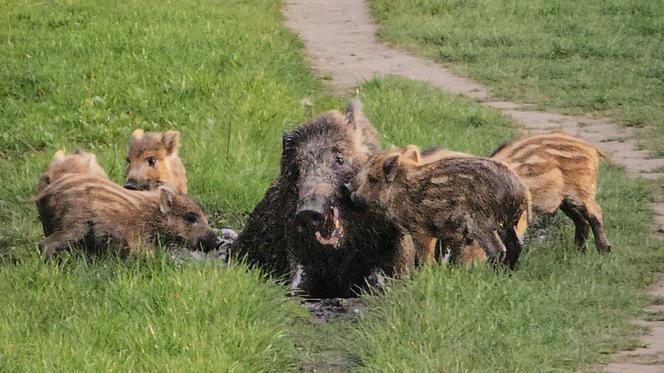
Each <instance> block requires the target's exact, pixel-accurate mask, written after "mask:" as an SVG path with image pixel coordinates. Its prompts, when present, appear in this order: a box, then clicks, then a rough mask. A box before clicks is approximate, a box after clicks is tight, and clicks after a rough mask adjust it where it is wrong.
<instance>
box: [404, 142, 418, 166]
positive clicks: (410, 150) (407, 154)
mask: <svg viewBox="0 0 664 373" xmlns="http://www.w3.org/2000/svg"><path fill="white" fill-rule="evenodd" d="M402 156H403V157H404V158H405V159H409V160H411V161H413V162H415V163H417V164H421V163H422V154H421V153H420V148H418V147H417V146H415V145H408V146H407V147H406V149H405V150H404V151H403V155H402Z"/></svg>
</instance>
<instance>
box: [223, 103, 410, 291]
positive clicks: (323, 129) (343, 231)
mask: <svg viewBox="0 0 664 373" xmlns="http://www.w3.org/2000/svg"><path fill="white" fill-rule="evenodd" d="M378 149H379V137H378V133H377V132H376V130H375V129H374V128H373V127H372V126H371V124H369V122H368V121H367V120H366V119H365V118H364V116H363V115H362V112H361V106H360V104H359V101H354V102H353V103H351V105H349V107H348V109H347V111H346V113H345V114H342V113H340V112H338V111H331V112H327V113H324V114H322V115H320V116H319V117H318V118H316V119H314V120H312V121H311V122H309V123H307V124H305V125H303V126H302V127H299V128H297V129H294V130H292V131H290V132H287V133H285V134H284V138H283V153H282V158H281V167H280V174H279V176H278V178H277V179H276V180H275V181H274V182H273V183H272V185H271V186H270V188H269V189H268V191H267V193H266V195H265V197H264V198H263V200H262V201H261V202H260V203H259V204H258V205H257V206H256V208H255V209H254V211H253V212H252V214H251V216H250V217H249V220H248V222H247V226H246V229H245V230H244V231H243V232H242V233H241V234H240V235H239V238H238V240H237V241H235V242H234V243H233V245H232V246H231V252H232V253H233V255H235V256H239V257H243V256H246V257H247V259H248V260H249V262H250V263H253V264H256V265H258V266H260V267H262V268H263V269H265V270H267V271H268V272H271V273H272V274H274V275H277V276H280V277H282V278H284V279H286V280H288V279H289V278H290V276H291V275H292V274H293V273H294V268H295V267H296V266H300V267H301V268H302V269H303V270H304V274H303V276H302V285H301V287H302V288H303V289H304V290H305V291H306V293H307V294H309V295H310V296H313V297H348V296H352V295H354V294H355V293H356V291H357V290H358V289H359V288H361V287H363V286H364V285H365V282H366V278H367V277H370V276H371V275H372V274H374V273H376V272H384V273H385V274H388V275H397V274H400V273H404V272H407V269H406V268H407V267H409V263H410V262H412V258H411V257H412V253H413V249H412V240H411V239H410V237H409V236H407V235H406V234H404V233H403V231H402V230H401V229H400V227H399V226H397V225H395V224H393V223H391V222H388V221H384V220H381V219H380V217H379V216H372V215H369V214H368V213H366V212H364V211H360V210H356V209H354V208H353V207H352V206H351V204H350V203H349V201H347V198H346V196H345V195H344V194H343V192H342V185H343V184H344V183H346V182H347V181H348V180H349V179H350V178H351V177H352V176H353V175H354V173H355V172H356V170H357V168H358V167H359V166H360V165H361V164H362V163H363V162H365V161H366V160H367V159H368V157H369V155H371V154H373V153H374V152H376V151H377V150H378Z"/></svg>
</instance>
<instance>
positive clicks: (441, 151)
mask: <svg viewBox="0 0 664 373" xmlns="http://www.w3.org/2000/svg"><path fill="white" fill-rule="evenodd" d="M391 153H393V154H398V155H401V158H400V161H401V162H407V163H411V164H412V165H416V166H420V165H425V164H429V163H433V162H437V161H440V160H443V159H448V158H459V157H475V156H474V155H472V154H468V153H462V152H457V151H454V150H449V149H445V148H442V147H434V148H430V149H427V150H424V151H421V150H420V148H419V147H418V146H417V145H412V144H411V145H406V147H405V148H403V149H398V148H396V149H393V150H392V151H391ZM528 214H529V211H528V210H527V211H524V213H523V214H522V216H521V219H519V222H518V223H517V225H516V232H517V233H518V234H519V236H518V239H519V240H520V241H522V240H523V236H522V235H521V233H523V232H524V231H525V228H526V227H527V226H528V219H529V218H530V216H529V215H528ZM419 245H420V246H422V247H426V248H427V249H426V250H425V252H432V251H435V252H436V255H435V257H436V258H437V259H439V260H441V261H442V260H443V258H444V256H445V253H446V250H444V248H442V247H441V245H440V243H439V242H438V240H437V239H435V238H431V240H430V241H428V242H420V243H419ZM454 259H456V261H457V262H458V263H461V264H468V263H473V262H476V261H480V262H481V261H485V260H486V259H487V257H486V255H485V253H484V251H483V250H482V249H481V248H480V247H478V246H477V245H467V246H463V247H462V248H461V251H460V252H459V253H458V254H455V258H454ZM428 260H429V261H430V260H431V258H428ZM418 261H419V259H418Z"/></svg>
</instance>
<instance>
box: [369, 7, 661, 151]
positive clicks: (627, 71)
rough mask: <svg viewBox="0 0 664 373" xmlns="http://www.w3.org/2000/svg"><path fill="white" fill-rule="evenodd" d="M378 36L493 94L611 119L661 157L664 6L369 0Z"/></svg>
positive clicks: (541, 105)
mask: <svg viewBox="0 0 664 373" xmlns="http://www.w3.org/2000/svg"><path fill="white" fill-rule="evenodd" d="M370 4H371V6H372V10H373V14H374V17H375V19H376V20H377V21H378V22H380V23H381V25H382V28H381V30H380V32H379V35H380V37H381V38H382V39H384V40H386V41H388V42H390V43H393V44H396V45H398V46H401V47H405V48H407V49H409V50H412V51H414V52H415V53H418V54H423V55H426V56H428V57H431V58H433V59H434V60H436V61H438V62H440V63H443V64H445V65H447V66H450V67H451V68H452V69H453V70H455V71H457V72H459V73H461V74H464V75H470V76H472V77H473V78H475V79H478V80H479V81H481V82H483V83H486V84H488V85H489V86H490V87H491V88H492V90H493V92H494V93H495V94H497V95H498V96H499V97H504V98H508V99H513V100H517V101H519V102H525V103H533V104H536V105H538V106H540V107H545V108H553V109H556V110H561V111H569V112H574V113H578V112H594V113H598V114H601V115H607V116H611V117H613V118H616V119H617V120H619V121H621V122H623V123H625V124H626V125H629V126H634V127H643V126H645V125H647V126H649V127H650V128H648V129H646V130H643V131H640V132H641V133H642V135H643V139H644V143H645V145H647V146H648V147H649V148H650V149H652V150H655V151H657V152H658V153H659V154H664V115H663V114H664V89H663V85H664V52H663V51H664V8H662V6H661V4H660V3H658V2H656V1H649V0H610V1H585V2H578V1H573V0H535V1H512V0H479V1H461V0H417V1H412V0H371V1H370Z"/></svg>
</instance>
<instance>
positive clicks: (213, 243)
mask: <svg viewBox="0 0 664 373" xmlns="http://www.w3.org/2000/svg"><path fill="white" fill-rule="evenodd" d="M221 243H222V240H221V239H220V238H219V236H217V235H216V234H214V232H208V233H207V234H205V235H204V236H200V237H195V238H194V242H193V245H192V246H193V247H194V248H195V249H201V250H202V251H204V252H208V251H212V250H214V249H216V248H217V247H219V245H221Z"/></svg>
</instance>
